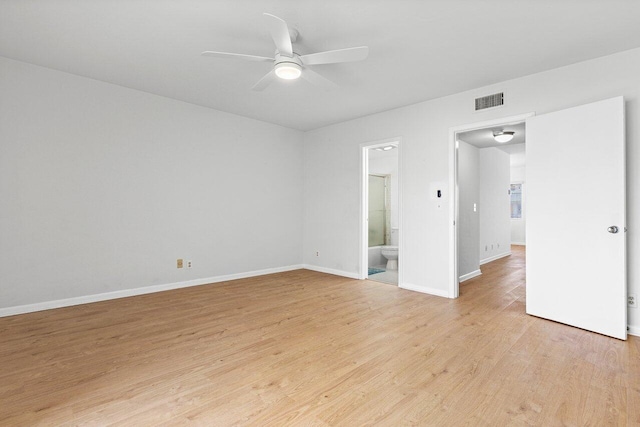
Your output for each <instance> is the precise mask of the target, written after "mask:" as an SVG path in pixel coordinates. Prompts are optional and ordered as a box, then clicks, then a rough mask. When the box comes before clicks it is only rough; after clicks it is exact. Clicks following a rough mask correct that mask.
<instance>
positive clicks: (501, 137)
mask: <svg viewBox="0 0 640 427" xmlns="http://www.w3.org/2000/svg"><path fill="white" fill-rule="evenodd" d="M513 135H515V132H513V131H509V130H500V131H494V132H493V139H495V140H496V142H499V143H501V144H504V143H505V142H509V141H511V140H512V139H513Z"/></svg>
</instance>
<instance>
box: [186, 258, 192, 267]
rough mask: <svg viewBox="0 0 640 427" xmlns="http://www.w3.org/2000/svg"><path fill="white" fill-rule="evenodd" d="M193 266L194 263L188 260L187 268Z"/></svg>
mask: <svg viewBox="0 0 640 427" xmlns="http://www.w3.org/2000/svg"><path fill="white" fill-rule="evenodd" d="M192 266H193V261H191V260H188V261H187V268H191V267H192Z"/></svg>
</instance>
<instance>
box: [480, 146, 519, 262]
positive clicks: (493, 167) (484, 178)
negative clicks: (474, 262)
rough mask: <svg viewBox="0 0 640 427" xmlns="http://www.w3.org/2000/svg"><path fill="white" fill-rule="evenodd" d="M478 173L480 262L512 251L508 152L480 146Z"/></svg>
mask: <svg viewBox="0 0 640 427" xmlns="http://www.w3.org/2000/svg"><path fill="white" fill-rule="evenodd" d="M478 163H479V175H480V186H479V191H478V192H479V195H480V221H479V222H480V246H479V247H478V249H479V251H480V264H484V263H486V262H489V261H492V260H494V259H497V258H499V257H502V256H505V255H508V254H510V253H511V215H510V211H509V202H510V200H509V184H510V182H511V180H510V176H509V174H510V165H509V155H508V154H507V153H505V152H504V151H501V150H499V149H497V148H494V147H492V148H483V149H481V150H479V156H478Z"/></svg>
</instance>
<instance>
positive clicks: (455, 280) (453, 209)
mask: <svg viewBox="0 0 640 427" xmlns="http://www.w3.org/2000/svg"><path fill="white" fill-rule="evenodd" d="M535 115H536V114H535V112H530V113H524V114H519V115H516V116H509V117H502V118H498V119H493V120H486V121H482V122H475V123H469V124H465V125H460V126H454V127H451V128H449V188H451V197H450V198H449V247H450V248H451V250H450V251H449V265H450V266H452V268H451V269H450V270H449V271H450V276H449V281H448V282H449V286H448V296H449V298H458V296H460V282H459V276H458V227H457V224H458V220H459V212H458V143H457V141H456V135H457V134H458V133H459V132H467V131H471V130H478V129H484V128H488V127H494V126H507V125H510V124H514V123H521V122H524V121H525V120H526V119H527V118H529V117H533V116H535ZM525 132H526V129H525Z"/></svg>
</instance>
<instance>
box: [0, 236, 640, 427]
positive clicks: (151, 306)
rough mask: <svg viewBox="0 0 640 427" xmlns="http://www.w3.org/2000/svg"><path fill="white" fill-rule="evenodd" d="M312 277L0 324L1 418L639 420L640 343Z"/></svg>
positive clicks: (510, 272)
mask: <svg viewBox="0 0 640 427" xmlns="http://www.w3.org/2000/svg"><path fill="white" fill-rule="evenodd" d="M523 258H524V256H523V251H522V249H521V247H514V253H513V255H512V256H511V257H508V258H504V259H501V260H498V261H495V262H493V263H491V264H487V265H485V266H483V269H482V270H483V275H482V276H480V277H478V278H476V279H473V280H470V281H468V282H465V283H463V284H462V285H461V297H460V298H459V299H457V300H448V299H445V298H438V297H432V296H428V295H423V294H419V293H414V292H409V291H404V290H400V289H398V288H396V287H393V286H389V285H387V284H384V283H376V282H373V281H358V280H351V279H345V278H340V277H336V276H331V275H326V274H322V273H316V272H311V271H306V270H299V271H294V272H288V273H281V274H274V275H270V276H263V277H257V278H252V279H244V280H237V281H232V282H227V283H223V284H215V285H210V286H199V287H194V288H187V289H181V290H175V291H168V292H162V293H157V294H151V295H143V296H138V297H133V298H126V299H120V300H114V301H107V302H101V303H94V304H88V305H83V306H77V307H69V308H64V309H58V310H50V311H46V312H39V313H32V314H26V315H20V316H13V317H8V318H2V319H0V337H1V339H0V343H1V347H0V425H2V426H8V425H10V426H14V425H83V424H89V425H108V424H112V423H115V424H120V425H132V426H142V425H161V424H164V425H182V424H195V425H199V424H200V425H215V426H219V425H220V426H225V425H259V426H263V425H318V426H326V425H347V426H360V425H389V426H398V425H446V426H460V425H474V426H475V425H544V426H548V425H579V426H582V425H595V426H602V425H618V426H622V425H637V424H639V423H640V340H639V339H637V338H636V337H630V339H629V341H627V342H623V341H618V340H616V339H613V338H607V337H604V336H601V335H598V334H594V333H589V332H586V331H583V330H580V329H576V328H572V327H569V326H565V325H561V324H557V323H554V322H550V321H546V320H542V319H539V318H535V317H530V316H527V315H526V314H525V313H524V311H525V305H524V295H525V288H524V272H523Z"/></svg>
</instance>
